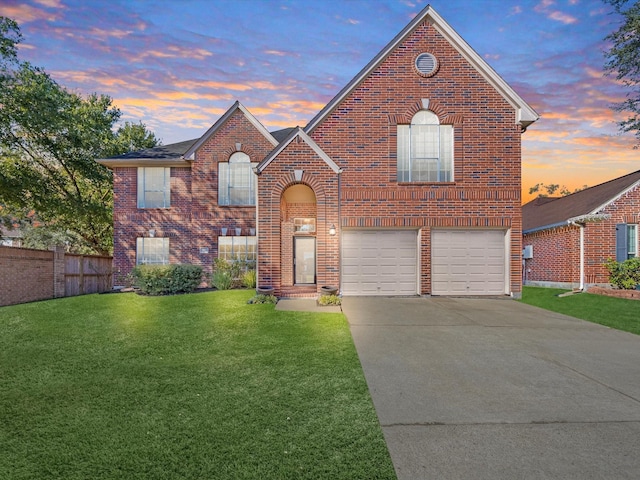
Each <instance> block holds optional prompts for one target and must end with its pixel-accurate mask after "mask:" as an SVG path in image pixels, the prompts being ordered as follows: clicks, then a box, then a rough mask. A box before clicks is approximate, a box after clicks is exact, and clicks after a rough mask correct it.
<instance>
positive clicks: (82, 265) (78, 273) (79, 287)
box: [64, 253, 113, 297]
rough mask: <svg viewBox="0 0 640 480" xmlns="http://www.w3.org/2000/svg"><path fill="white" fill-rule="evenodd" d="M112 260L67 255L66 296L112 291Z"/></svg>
mask: <svg viewBox="0 0 640 480" xmlns="http://www.w3.org/2000/svg"><path fill="white" fill-rule="evenodd" d="M112 260H113V258H112V257H99V256H96V255H77V254H70V253H67V254H65V256H64V296H65V297H73V296H75V295H84V294H85V293H99V292H106V291H107V290H111V268H112V267H111V264H112Z"/></svg>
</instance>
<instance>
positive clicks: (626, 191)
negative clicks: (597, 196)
mask: <svg viewBox="0 0 640 480" xmlns="http://www.w3.org/2000/svg"><path fill="white" fill-rule="evenodd" d="M639 185H640V180H638V181H637V182H634V183H632V184H631V185H630V186H628V187H627V188H625V189H624V190H622V191H621V192H620V193H618V194H617V195H616V196H614V197H613V198H611V199H610V200H607V201H606V202H605V203H603V204H602V205H600V206H599V207H598V208H594V209H593V210H592V211H590V212H589V214H590V215H593V214H596V213H598V212H600V211H602V210H604V209H605V208H607V207H608V206H609V205H611V204H612V203H614V202H616V201H618V200H619V199H620V198H621V197H623V196H624V195H626V194H627V193H629V192H630V191H631V190H633V189H634V188H636V187H638V186H639Z"/></svg>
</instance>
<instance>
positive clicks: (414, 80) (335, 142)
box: [102, 6, 538, 296]
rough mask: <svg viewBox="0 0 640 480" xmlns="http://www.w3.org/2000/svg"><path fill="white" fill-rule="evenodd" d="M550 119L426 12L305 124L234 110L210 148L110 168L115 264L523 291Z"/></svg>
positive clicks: (189, 147)
mask: <svg viewBox="0 0 640 480" xmlns="http://www.w3.org/2000/svg"><path fill="white" fill-rule="evenodd" d="M537 118H538V115H537V114H536V112H535V111H534V110H533V109H532V108H531V107H530V106H529V105H527V104H526V103H525V102H524V101H523V100H522V99H521V98H520V97H519V96H518V94H517V93H516V92H515V91H514V90H513V89H512V88H511V87H510V86H509V85H507V84H506V83H505V82H504V80H503V79H502V78H501V77H500V76H499V75H498V74H497V73H496V72H495V71H494V70H492V69H491V67H489V66H488V65H487V63H486V62H485V61H484V60H483V59H482V58H481V57H480V56H479V55H478V54H477V53H476V52H475V51H474V50H473V49H472V48H471V47H470V46H469V45H468V44H467V43H466V42H465V41H464V40H463V39H462V38H461V37H460V36H459V35H458V34H457V33H456V32H455V31H454V30H453V29H452V28H451V27H450V26H449V25H448V24H447V23H446V22H445V21H444V20H443V19H442V18H441V17H440V16H439V15H438V14H437V13H436V12H435V11H434V10H433V8H432V7H430V6H427V7H426V8H425V9H424V10H422V12H420V13H419V14H418V15H417V16H416V17H415V18H414V19H413V20H412V21H411V22H410V23H409V24H408V25H407V26H406V27H405V28H404V29H403V30H402V31H401V32H400V33H399V34H398V35H397V36H396V37H395V38H394V39H393V40H392V41H391V42H390V43H389V44H388V45H387V46H386V47H385V48H384V49H383V50H382V51H381V52H380V53H379V54H378V55H377V56H376V57H375V58H374V59H373V60H371V62H369V64H368V65H366V66H365V67H364V69H363V70H362V71H360V73H358V74H357V75H356V77H355V78H354V79H353V80H352V81H351V82H349V84H347V85H346V86H345V87H344V88H343V89H342V90H341V91H340V92H339V93H338V94H337V95H336V96H335V98H334V99H333V100H331V101H330V102H329V104H328V105H327V106H326V107H325V108H324V109H323V110H322V111H321V112H319V113H318V115H316V116H315V117H314V118H313V119H312V120H311V121H310V122H309V124H308V125H307V126H306V127H305V128H294V129H287V130H283V131H278V132H272V133H269V132H268V131H267V130H266V129H265V128H264V127H263V126H262V125H261V124H260V122H259V121H258V120H256V119H255V118H254V117H253V116H252V115H251V113H250V112H249V111H247V109H246V108H244V107H243V106H242V105H241V104H239V103H236V104H234V105H233V106H232V107H231V109H230V110H229V111H228V112H227V113H225V115H223V116H222V117H221V118H220V119H219V120H218V121H217V122H216V123H215V124H214V125H213V126H212V127H211V129H209V131H208V132H206V133H205V134H204V135H203V137H201V138H200V139H197V140H192V141H190V142H183V143H180V144H174V145H168V146H166V147H159V148H156V149H150V150H147V151H143V152H137V153H132V154H127V155H124V156H121V157H116V158H112V159H106V160H102V163H104V164H105V165H107V166H109V167H110V168H112V169H113V171H114V193H115V212H114V223H115V224H114V227H115V252H114V263H115V268H116V270H118V272H119V273H120V274H125V273H127V272H128V271H129V270H130V269H131V268H132V267H133V266H134V265H135V263H136V262H138V263H140V262H185V263H198V264H203V265H205V266H209V265H211V263H212V261H213V259H214V258H215V257H217V256H223V257H225V258H233V257H234V256H237V255H248V256H249V258H255V259H256V260H257V268H258V284H259V285H261V286H267V285H269V286H273V287H274V288H275V290H276V293H277V294H280V295H304V294H315V292H316V291H317V290H318V289H319V288H320V287H321V286H322V285H335V286H337V287H339V288H340V291H341V292H342V293H343V294H345V295H358V294H363V295H416V294H423V295H424V294H434V295H448V294H454V295H461V294H462V295H513V296H519V295H520V292H521V234H522V220H521V210H520V188H521V174H520V169H521V135H522V133H523V132H524V131H525V130H526V128H527V127H528V126H529V125H530V124H531V123H533V122H534V121H536V120H537ZM254 172H255V174H254ZM141 198H142V200H141Z"/></svg>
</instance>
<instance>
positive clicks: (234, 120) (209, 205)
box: [113, 110, 273, 285]
mask: <svg viewBox="0 0 640 480" xmlns="http://www.w3.org/2000/svg"><path fill="white" fill-rule="evenodd" d="M272 148H273V145H272V144H271V143H270V142H269V141H268V140H267V139H266V138H265V137H264V136H263V135H261V134H260V133H259V132H258V131H257V130H256V128H255V127H254V125H253V124H252V123H251V122H249V121H248V120H247V118H246V117H245V116H244V115H243V113H242V112H241V111H240V110H235V111H234V112H233V114H232V115H231V116H230V117H229V118H228V119H227V121H226V122H225V123H224V124H223V125H222V126H221V127H220V128H219V129H217V130H216V131H215V132H214V134H213V135H211V136H210V137H209V138H208V139H207V140H206V141H205V142H204V143H203V145H202V146H201V147H200V148H199V149H198V151H197V152H196V155H195V160H194V161H193V162H192V164H191V166H190V167H171V206H170V208H152V209H139V208H137V172H138V168H137V167H120V168H114V169H113V170H114V175H113V177H114V182H113V183H114V269H115V280H114V282H115V284H116V285H122V284H124V282H125V278H124V277H125V275H126V274H127V273H129V272H130V271H131V270H132V269H133V267H135V264H136V238H138V237H149V230H154V236H155V237H156V238H169V242H170V243H169V251H170V262H171V263H191V264H197V265H202V266H203V267H204V268H205V271H206V272H211V266H212V263H213V260H214V259H215V258H217V256H218V236H220V235H222V228H227V235H235V234H236V229H240V234H241V235H243V236H248V235H250V234H251V233H252V232H255V228H256V222H255V212H256V209H255V207H253V206H246V207H245V206H219V205H218V163H219V162H227V161H229V157H230V156H231V155H232V154H233V153H235V152H237V151H240V152H244V153H246V154H247V155H248V156H249V158H250V160H251V161H252V162H256V163H257V162H259V161H260V160H262V159H263V158H264V157H265V156H266V154H267V153H268V152H269V151H271V149H272Z"/></svg>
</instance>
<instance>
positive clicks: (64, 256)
mask: <svg viewBox="0 0 640 480" xmlns="http://www.w3.org/2000/svg"><path fill="white" fill-rule="evenodd" d="M111 286H112V257H106V256H96V255H78V254H69V253H65V251H64V247H56V248H55V249H53V250H32V249H27V248H15V247H5V246H0V306H4V305H14V304H16V303H26V302H33V301H36V300H46V299H49V298H58V297H71V296H75V295H83V294H86V293H99V292H106V291H109V290H111Z"/></svg>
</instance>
